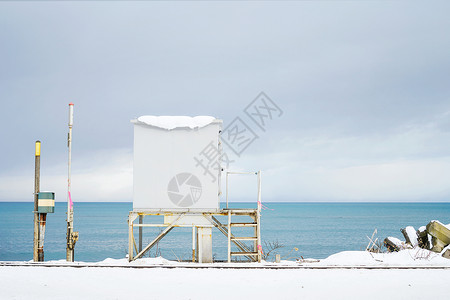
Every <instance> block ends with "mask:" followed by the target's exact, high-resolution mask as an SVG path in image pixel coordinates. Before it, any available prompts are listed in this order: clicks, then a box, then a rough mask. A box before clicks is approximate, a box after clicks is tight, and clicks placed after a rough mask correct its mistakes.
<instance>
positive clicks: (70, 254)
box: [66, 103, 75, 262]
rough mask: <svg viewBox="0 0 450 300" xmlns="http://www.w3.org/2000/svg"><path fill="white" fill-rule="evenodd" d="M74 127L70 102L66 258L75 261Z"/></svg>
mask: <svg viewBox="0 0 450 300" xmlns="http://www.w3.org/2000/svg"><path fill="white" fill-rule="evenodd" d="M72 127H73V103H69V135H68V138H67V146H68V148H69V162H68V178H67V248H66V260H67V261H69V262H73V261H74V247H75V243H74V239H73V202H72V196H71V194H70V190H71V186H70V183H71V182H70V180H71V178H70V176H71V164H72Z"/></svg>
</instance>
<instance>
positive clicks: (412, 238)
mask: <svg viewBox="0 0 450 300" xmlns="http://www.w3.org/2000/svg"><path fill="white" fill-rule="evenodd" d="M405 231H406V234H407V235H408V238H409V239H410V242H411V245H412V246H413V247H416V246H417V245H418V244H419V242H418V240H417V233H416V230H415V229H414V227H412V226H406V228H405Z"/></svg>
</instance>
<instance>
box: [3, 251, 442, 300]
mask: <svg viewBox="0 0 450 300" xmlns="http://www.w3.org/2000/svg"><path fill="white" fill-rule="evenodd" d="M305 261H306V262H301V263H298V262H293V261H282V262H281V263H279V264H277V263H271V262H263V263H261V264H258V263H239V264H237V263H233V264H226V263H214V264H200V265H199V264H194V263H179V262H174V261H168V260H166V259H164V258H162V257H156V258H145V259H140V260H137V261H135V262H131V263H129V262H128V261H127V259H126V258H124V259H112V258H107V259H105V260H103V261H101V262H97V263H84V262H74V263H67V262H65V261H63V260H60V261H51V262H46V263H44V265H45V267H44V266H39V265H38V266H34V265H35V264H36V263H32V262H14V263H16V264H18V265H19V266H15V267H13V266H7V265H5V264H6V262H3V265H2V266H0V282H1V284H2V288H1V294H0V298H1V299H132V298H145V299H230V298H233V299H250V298H255V297H256V298H258V299H261V300H262V299H291V298H293V299H327V300H328V299H349V298H352V299H379V298H380V295H382V296H383V295H385V296H386V297H388V298H401V299H420V298H428V296H429V295H430V294H432V295H433V298H436V299H438V298H442V299H446V298H448V291H447V285H448V278H449V277H450V259H445V258H443V257H440V256H439V254H437V253H433V252H430V251H428V250H424V249H418V248H416V249H408V250H403V251H400V252H395V253H369V252H365V251H346V252H341V253H337V254H334V255H331V256H330V257H328V258H326V259H324V260H321V261H319V262H318V261H317V260H315V262H313V260H310V259H308V260H305ZM307 262H309V263H307ZM10 263H11V262H10ZM21 264H23V266H22V265H21ZM40 264H42V263H40ZM30 265H33V266H30ZM61 265H66V266H67V265H69V266H74V267H59V266H61ZM196 265H197V266H210V267H211V266H214V268H200V269H199V268H192V266H196ZM230 265H231V266H233V267H236V269H226V268H225V267H226V266H230ZM49 266H50V267H49ZM80 266H85V267H82V268H80ZM89 266H91V267H89ZM121 266H123V267H121ZM125 266H140V267H141V266H152V268H126V267H125ZM188 266H189V267H188ZM273 266H284V267H290V268H291V267H298V268H295V269H270V268H269V269H268V267H273ZM343 266H350V267H347V268H344V267H343ZM364 266H366V267H372V269H364V268H361V267H364ZM374 266H375V267H376V266H379V267H396V266H403V267H404V266H411V267H413V268H410V269H383V268H376V269H373V267H374ZM432 266H434V267H437V266H439V267H446V268H447V269H445V268H441V269H427V268H426V267H432ZM163 267H164V268H163ZM167 267H168V268H167ZM329 267H331V268H329ZM355 267H359V268H358V269H355Z"/></svg>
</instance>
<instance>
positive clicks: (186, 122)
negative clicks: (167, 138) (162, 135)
mask: <svg viewBox="0 0 450 300" xmlns="http://www.w3.org/2000/svg"><path fill="white" fill-rule="evenodd" d="M215 120H216V118H214V117H210V116H197V117H187V116H141V117H139V118H137V120H136V121H135V122H136V123H143V124H146V125H150V126H154V127H158V128H162V129H167V130H172V129H175V128H191V129H194V128H202V127H205V126H206V125H209V124H211V123H212V122H214V121H215Z"/></svg>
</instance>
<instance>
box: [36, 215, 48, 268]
mask: <svg viewBox="0 0 450 300" xmlns="http://www.w3.org/2000/svg"><path fill="white" fill-rule="evenodd" d="M46 220H47V214H46V213H40V214H39V244H38V261H44V236H45V222H46Z"/></svg>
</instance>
